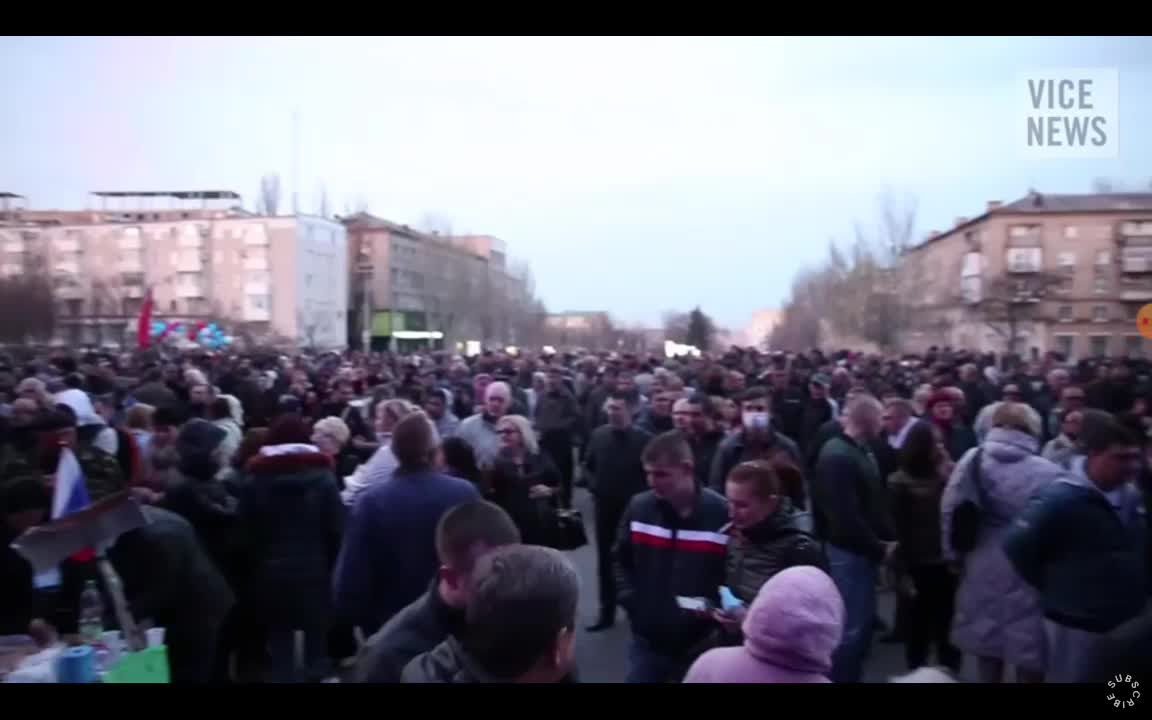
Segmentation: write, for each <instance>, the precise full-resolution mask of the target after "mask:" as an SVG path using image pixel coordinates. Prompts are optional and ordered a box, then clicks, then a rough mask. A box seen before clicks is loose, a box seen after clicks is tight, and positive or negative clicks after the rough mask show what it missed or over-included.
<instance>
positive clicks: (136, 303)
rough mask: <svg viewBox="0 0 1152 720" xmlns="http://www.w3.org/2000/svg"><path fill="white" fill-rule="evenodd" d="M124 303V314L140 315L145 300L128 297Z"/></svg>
mask: <svg viewBox="0 0 1152 720" xmlns="http://www.w3.org/2000/svg"><path fill="white" fill-rule="evenodd" d="M122 304H123V306H124V307H123V312H124V314H125V315H127V316H129V317H131V316H133V315H139V314H140V308H141V306H142V305H143V301H142V300H136V299H131V298H126V299H125V300H124V301H123V303H122Z"/></svg>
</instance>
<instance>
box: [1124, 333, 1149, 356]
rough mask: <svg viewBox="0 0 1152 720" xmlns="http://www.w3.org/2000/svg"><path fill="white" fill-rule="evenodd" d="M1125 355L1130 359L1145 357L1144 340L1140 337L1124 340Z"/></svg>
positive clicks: (1134, 336)
mask: <svg viewBox="0 0 1152 720" xmlns="http://www.w3.org/2000/svg"><path fill="white" fill-rule="evenodd" d="M1124 354H1125V355H1127V356H1128V357H1130V358H1141V357H1144V338H1142V337H1140V336H1139V335H1129V336H1128V337H1126V338H1124Z"/></svg>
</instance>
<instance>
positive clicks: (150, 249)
mask: <svg viewBox="0 0 1152 720" xmlns="http://www.w3.org/2000/svg"><path fill="white" fill-rule="evenodd" d="M95 195H97V197H101V198H105V197H113V198H116V199H117V200H118V201H119V202H120V204H132V203H133V202H135V203H136V204H137V206H136V207H133V208H130V209H127V210H125V209H122V208H121V209H114V210H100V211H27V210H22V211H19V212H13V213H9V214H8V215H7V216H5V218H3V219H0V275H14V274H18V273H23V272H30V271H34V272H44V273H46V274H47V275H48V276H49V277H50V278H51V282H52V284H53V288H54V293H55V296H56V299H57V318H58V320H57V325H58V330H57V336H58V340H59V341H61V342H66V343H73V344H81V343H83V344H109V345H124V344H130V343H131V342H132V341H133V339H134V335H135V320H136V318H137V316H138V315H139V313H140V309H141V306H142V304H143V302H144V298H145V296H146V295H147V293H148V292H149V291H151V293H152V297H153V299H154V301H155V304H154V309H153V315H154V317H156V318H157V319H161V320H169V321H187V322H195V321H199V320H206V321H215V322H220V323H221V324H222V325H224V327H226V328H228V329H229V331H231V332H232V333H233V334H234V335H237V336H238V337H241V338H245V339H248V340H251V341H253V342H267V341H275V340H287V341H292V342H296V343H299V344H306V345H310V346H316V347H332V348H336V347H343V346H346V345H347V333H346V329H347V312H348V305H347V303H348V250H347V236H346V233H345V231H344V228H343V226H342V225H341V224H340V223H337V222H333V221H331V220H326V219H324V218H318V217H309V216H281V217H262V216H256V215H252V214H250V213H246V212H244V211H242V210H239V209H237V208H235V207H231V208H209V207H206V205H207V202H206V201H208V200H211V201H215V202H219V201H224V202H231V201H238V200H239V196H238V195H236V194H235V193H231V192H226V191H222V192H207V193H206V192H188V193H119V192H118V193H97V194H95ZM161 197H167V198H171V199H175V200H177V201H180V200H188V199H193V200H203V201H205V206H202V207H200V208H186V209H165V210H153V209H144V207H143V205H145V204H146V202H147V201H155V200H156V199H157V198H161ZM134 198H135V200H134Z"/></svg>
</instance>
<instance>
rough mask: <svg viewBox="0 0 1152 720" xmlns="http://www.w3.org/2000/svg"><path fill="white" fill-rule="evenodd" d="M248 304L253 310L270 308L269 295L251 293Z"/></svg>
mask: <svg viewBox="0 0 1152 720" xmlns="http://www.w3.org/2000/svg"><path fill="white" fill-rule="evenodd" d="M248 304H249V305H250V306H251V307H252V309H253V310H267V309H268V296H267V295H249V296H248Z"/></svg>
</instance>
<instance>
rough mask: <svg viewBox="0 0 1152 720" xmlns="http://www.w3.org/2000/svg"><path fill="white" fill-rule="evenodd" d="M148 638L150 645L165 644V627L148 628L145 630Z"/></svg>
mask: <svg viewBox="0 0 1152 720" xmlns="http://www.w3.org/2000/svg"><path fill="white" fill-rule="evenodd" d="M145 635H146V636H147V638H148V647H150V648H154V647H162V646H163V645H164V628H162V627H159V628H148V630H147V631H146V632H145Z"/></svg>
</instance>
